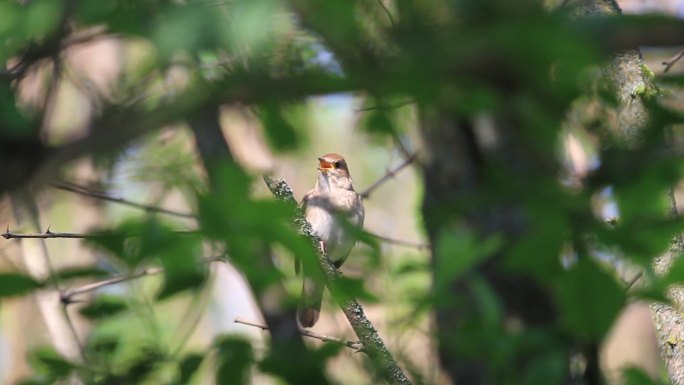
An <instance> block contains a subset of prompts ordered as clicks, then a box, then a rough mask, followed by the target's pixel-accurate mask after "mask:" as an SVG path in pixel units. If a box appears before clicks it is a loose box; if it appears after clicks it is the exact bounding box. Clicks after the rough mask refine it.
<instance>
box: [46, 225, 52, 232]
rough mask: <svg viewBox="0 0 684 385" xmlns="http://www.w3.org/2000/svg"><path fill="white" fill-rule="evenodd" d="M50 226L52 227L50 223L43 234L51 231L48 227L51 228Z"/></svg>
mask: <svg viewBox="0 0 684 385" xmlns="http://www.w3.org/2000/svg"><path fill="white" fill-rule="evenodd" d="M51 227H52V225H49V226H48V228H47V230H45V234H52V233H51V232H50V228H51Z"/></svg>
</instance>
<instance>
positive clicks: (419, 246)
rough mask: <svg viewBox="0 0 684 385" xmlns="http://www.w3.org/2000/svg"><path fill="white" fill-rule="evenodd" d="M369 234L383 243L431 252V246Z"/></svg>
mask: <svg viewBox="0 0 684 385" xmlns="http://www.w3.org/2000/svg"><path fill="white" fill-rule="evenodd" d="M368 234H370V235H372V236H373V237H375V238H377V239H379V240H380V241H381V242H384V243H389V244H392V245H397V246H404V247H412V248H414V249H418V250H429V249H430V245H428V244H427V243H419V242H411V241H404V240H402V239H394V238H389V237H385V236H383V235H378V234H374V233H368Z"/></svg>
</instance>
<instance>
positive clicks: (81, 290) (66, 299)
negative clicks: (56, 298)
mask: <svg viewBox="0 0 684 385" xmlns="http://www.w3.org/2000/svg"><path fill="white" fill-rule="evenodd" d="M221 261H223V258H222V257H221V256H217V257H209V258H204V259H202V261H200V262H198V263H201V264H205V263H212V262H221ZM163 272H164V268H161V267H148V268H146V269H143V270H141V271H139V272H137V273H134V274H124V275H117V276H114V277H111V278H107V279H103V280H101V281H97V282H93V283H89V284H87V285H83V286H80V287H77V288H75V289H70V290H64V291H62V292H61V293H60V299H61V301H62V303H63V304H66V305H68V304H71V303H74V302H76V301H75V300H74V299H73V298H74V297H75V296H77V295H81V294H86V293H90V292H92V291H95V290H97V289H100V288H103V287H105V286H111V285H116V284H117V283H121V282H126V281H130V280H133V279H137V278H141V277H147V276H151V275H157V274H161V273H163Z"/></svg>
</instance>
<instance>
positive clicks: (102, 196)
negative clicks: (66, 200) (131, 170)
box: [52, 182, 197, 218]
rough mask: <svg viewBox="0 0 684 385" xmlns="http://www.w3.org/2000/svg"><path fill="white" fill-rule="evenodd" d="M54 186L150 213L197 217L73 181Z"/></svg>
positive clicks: (56, 183) (58, 183)
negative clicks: (133, 200)
mask: <svg viewBox="0 0 684 385" xmlns="http://www.w3.org/2000/svg"><path fill="white" fill-rule="evenodd" d="M52 186H53V187H54V188H56V189H59V190H63V191H69V192H72V193H75V194H79V195H83V196H87V197H91V198H95V199H100V200H104V201H109V202H115V203H119V204H122V205H126V206H130V207H134V208H137V209H142V210H145V211H146V212H148V213H159V214H167V215H173V216H176V217H181V218H196V217H197V216H196V215H195V214H193V213H184V212H180V211H175V210H169V209H165V208H161V207H156V206H149V205H145V204H142V203H137V202H132V201H129V200H127V199H123V198H118V197H113V196H110V195H107V194H104V193H102V192H98V191H94V190H92V189H90V188H88V187H85V186H81V185H78V184H76V183H71V182H55V183H53V184H52Z"/></svg>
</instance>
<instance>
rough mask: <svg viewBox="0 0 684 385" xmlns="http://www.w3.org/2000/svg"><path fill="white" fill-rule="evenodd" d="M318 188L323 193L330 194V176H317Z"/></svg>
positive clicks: (323, 174)
mask: <svg viewBox="0 0 684 385" xmlns="http://www.w3.org/2000/svg"><path fill="white" fill-rule="evenodd" d="M318 188H319V189H320V190H321V191H323V192H330V190H331V186H330V176H329V175H328V174H326V173H323V172H321V173H319V174H318Z"/></svg>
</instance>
